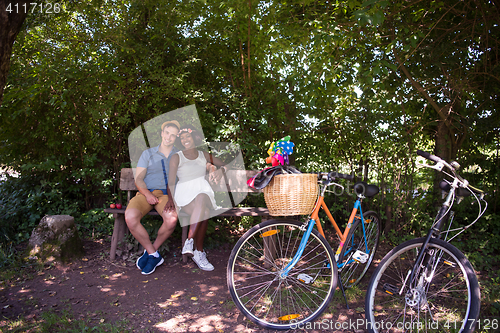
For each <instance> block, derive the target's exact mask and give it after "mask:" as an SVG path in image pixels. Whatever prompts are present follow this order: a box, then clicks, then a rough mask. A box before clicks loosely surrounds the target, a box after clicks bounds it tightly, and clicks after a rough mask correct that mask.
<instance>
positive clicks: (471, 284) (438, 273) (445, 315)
mask: <svg viewBox="0 0 500 333" xmlns="http://www.w3.org/2000/svg"><path fill="white" fill-rule="evenodd" d="M423 242H424V238H419V239H414V240H410V241H408V242H405V243H403V244H401V245H399V246H397V247H396V248H394V249H393V250H392V251H390V252H389V253H388V254H387V255H386V256H385V257H384V259H382V262H381V263H380V264H379V266H378V267H377V269H376V271H375V273H374V274H373V275H372V278H371V280H370V284H369V286H368V290H367V293H366V300H365V312H366V318H367V323H366V324H367V328H368V329H369V331H370V332H391V333H392V332H394V333H396V332H419V331H424V332H463V333H466V332H472V331H474V326H475V323H476V320H477V318H478V316H479V308H480V291H479V284H478V281H477V277H476V274H475V273H474V270H473V268H472V266H471V264H470V262H469V261H468V260H467V259H466V258H465V256H464V255H463V254H462V253H461V252H460V251H459V250H458V249H457V248H456V247H454V246H453V245H451V244H449V243H447V242H445V241H443V240H440V239H432V240H431V241H430V243H429V245H428V253H429V264H428V265H418V266H419V267H417V268H415V267H414V265H415V261H416V258H417V256H418V252H419V251H420V249H421V246H422V244H423ZM424 266H427V267H430V269H425V268H421V267H424ZM411 270H415V278H414V281H415V282H414V283H411V282H410V281H409V277H410V274H411Z"/></svg>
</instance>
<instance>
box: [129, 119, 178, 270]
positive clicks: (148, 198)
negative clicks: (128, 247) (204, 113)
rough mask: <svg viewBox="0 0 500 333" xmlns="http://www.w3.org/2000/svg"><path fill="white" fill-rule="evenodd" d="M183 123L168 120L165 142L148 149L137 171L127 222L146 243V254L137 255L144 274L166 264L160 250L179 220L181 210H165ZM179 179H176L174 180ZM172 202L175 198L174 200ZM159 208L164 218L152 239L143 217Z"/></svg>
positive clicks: (132, 231)
mask: <svg viewBox="0 0 500 333" xmlns="http://www.w3.org/2000/svg"><path fill="white" fill-rule="evenodd" d="M179 128H180V125H179V123H178V122H177V121H175V120H173V121H167V122H165V123H163V124H162V125H161V143H160V145H159V146H157V147H152V148H149V149H147V150H145V151H144V152H143V153H142V154H141V157H140V158H139V162H138V163H137V169H136V174H135V184H136V186H137V189H138V191H139V192H137V195H136V196H135V197H133V198H132V199H131V200H130V202H129V204H128V206H127V209H126V210H125V222H126V223H127V226H128V228H129V230H130V233H131V234H132V235H133V236H134V237H135V239H137V241H138V242H139V243H140V244H141V245H142V246H143V247H144V254H143V255H142V256H141V257H140V258H139V259H137V268H139V269H140V270H141V272H142V274H144V275H148V274H151V273H153V272H154V271H155V269H156V267H158V266H159V265H161V264H163V258H162V257H161V255H160V254H159V253H158V251H157V250H158V249H159V248H160V246H161V245H162V244H163V242H165V240H167V238H168V237H169V236H170V235H171V234H172V232H174V230H175V226H176V224H177V212H176V211H175V209H173V210H168V211H167V210H165V209H164V208H165V206H166V205H167V203H168V202H169V201H171V200H170V198H171V196H170V193H169V189H168V172H169V164H170V158H171V157H172V156H173V155H174V154H175V153H176V152H178V149H176V148H175V147H174V143H175V140H176V139H177V134H178V133H179ZM172 181H173V182H174V183H175V179H174V180H172ZM170 204H172V202H170ZM153 207H154V208H155V209H156V211H157V212H158V214H160V216H161V217H162V219H163V223H162V225H161V226H160V229H159V230H158V236H157V237H156V240H155V241H154V243H151V240H150V238H149V234H148V232H147V231H146V229H145V228H144V226H143V225H142V224H141V219H142V218H143V217H144V216H145V215H146V214H147V213H149V211H150V210H151V209H152V208H153Z"/></svg>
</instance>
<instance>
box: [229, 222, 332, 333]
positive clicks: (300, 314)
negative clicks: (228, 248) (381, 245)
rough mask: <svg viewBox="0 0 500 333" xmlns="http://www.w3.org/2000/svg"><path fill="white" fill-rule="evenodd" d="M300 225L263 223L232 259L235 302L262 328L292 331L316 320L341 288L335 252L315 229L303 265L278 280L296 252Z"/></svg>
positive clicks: (247, 235) (235, 250) (245, 238)
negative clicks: (339, 287)
mask: <svg viewBox="0 0 500 333" xmlns="http://www.w3.org/2000/svg"><path fill="white" fill-rule="evenodd" d="M302 225H303V223H299V222H297V221H291V220H269V221H265V222H262V223H260V224H258V225H256V226H254V227H253V228H251V229H250V230H248V231H247V232H246V233H245V234H244V235H243V236H242V237H241V238H240V239H239V240H238V242H237V243H236V245H235V246H234V248H233V250H232V252H231V255H230V257H229V261H228V266H227V285H228V288H229V292H230V294H231V297H232V299H233V301H234V303H235V304H236V306H237V307H238V309H239V310H240V311H241V312H242V313H243V314H244V315H245V316H246V317H247V318H248V319H250V320H251V321H252V322H254V323H256V324H258V325H259V326H261V327H263V328H266V329H276V330H285V329H294V328H298V327H301V325H302V324H304V323H307V322H309V321H312V320H314V319H316V318H317V317H318V316H319V315H320V314H321V313H322V312H323V311H324V310H325V309H326V308H327V307H328V305H329V303H330V301H331V299H332V297H333V294H334V292H335V289H336V287H337V273H338V272H337V265H336V263H335V257H334V254H333V251H332V249H331V247H330V245H329V244H328V242H327V241H326V240H325V239H324V238H323V236H321V235H320V234H319V233H318V231H317V230H316V229H313V230H312V233H311V236H310V238H309V240H308V242H307V245H306V248H305V250H304V252H303V254H302V256H301V258H300V260H299V262H297V264H296V265H295V266H294V267H293V268H292V270H290V272H289V274H288V276H287V277H285V278H282V277H280V273H281V271H282V269H283V268H284V267H285V266H286V265H287V264H288V263H289V262H290V261H291V260H292V258H293V256H294V255H295V253H296V252H297V247H298V245H299V244H300V240H301V239H302V236H303V234H304V231H302V230H301V226H302ZM265 243H266V244H267V246H265Z"/></svg>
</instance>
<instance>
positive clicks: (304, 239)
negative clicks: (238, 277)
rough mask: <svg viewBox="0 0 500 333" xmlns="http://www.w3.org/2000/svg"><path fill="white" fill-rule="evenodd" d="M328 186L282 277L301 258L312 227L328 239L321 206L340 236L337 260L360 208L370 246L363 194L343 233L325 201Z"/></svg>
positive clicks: (317, 203)
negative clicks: (322, 220) (363, 209)
mask: <svg viewBox="0 0 500 333" xmlns="http://www.w3.org/2000/svg"><path fill="white" fill-rule="evenodd" d="M336 185H338V184H336ZM338 186H341V185H338ZM326 188H327V185H323V188H322V190H321V194H320V195H319V196H318V200H317V201H316V204H315V206H314V209H313V212H312V214H311V215H310V216H309V219H308V221H307V229H306V232H305V233H304V236H303V237H302V240H301V242H300V245H299V249H298V250H297V253H295V255H294V257H293V259H292V261H291V262H290V263H289V264H288V265H287V266H286V267H285V269H284V270H283V272H282V273H281V277H283V278H284V277H286V276H287V275H288V273H289V272H290V270H291V269H292V268H293V267H294V266H295V265H296V264H297V262H298V261H299V260H300V257H301V256H302V253H303V252H304V248H305V246H306V244H307V241H308V240H309V237H310V236H311V232H312V229H313V227H314V225H316V228H317V229H318V232H319V233H320V234H321V235H322V236H323V237H324V238H325V239H326V237H325V233H324V231H323V227H322V226H321V220H320V219H319V210H320V209H321V208H323V210H324V211H325V213H326V215H327V217H328V219H329V220H330V223H331V224H332V225H333V227H334V228H335V232H336V234H337V236H338V237H339V238H340V245H339V247H338V248H337V251H336V253H335V260H336V261H337V260H338V256H339V255H340V252H341V251H342V247H343V246H344V243H345V241H346V239H347V234H348V233H349V230H351V226H352V224H353V222H354V219H355V218H356V216H357V213H358V210H359V215H360V218H361V221H362V223H361V225H362V227H363V237H364V241H365V246H366V247H367V248H368V246H367V244H366V234H365V220H364V218H363V212H362V210H361V203H362V199H363V196H361V195H358V199H357V200H356V202H355V203H354V207H353V209H352V212H351V216H350V217H349V220H348V221H347V226H346V229H345V230H344V233H342V232H341V231H340V228H339V226H338V225H337V223H336V222H335V219H334V218H333V216H332V213H331V212H330V210H329V209H328V206H327V205H326V203H325V200H324V199H325V191H326ZM304 227H305V225H304ZM344 265H345V263H344V264H340V265H339V264H337V267H338V268H341V267H343V266H344Z"/></svg>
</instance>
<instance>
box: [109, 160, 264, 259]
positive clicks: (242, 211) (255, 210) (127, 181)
mask: <svg viewBox="0 0 500 333" xmlns="http://www.w3.org/2000/svg"><path fill="white" fill-rule="evenodd" d="M242 171H243V170H242ZM256 172H257V171H246V172H245V178H246V179H248V178H250V177H252V176H254V175H255V174H256ZM119 187H120V190H122V191H127V202H129V201H130V199H131V198H132V195H133V192H134V191H137V187H136V186H135V181H134V174H133V171H132V169H130V168H123V169H122V170H121V172H120V183H119ZM212 187H213V188H214V192H218V191H219V192H220V191H222V190H224V189H222V188H220V187H217V186H212ZM231 191H233V192H234V191H240V192H244V191H248V192H254V193H259V192H261V191H258V190H254V189H252V188H249V187H247V186H246V184H245V186H234V187H233V186H232V187H231ZM126 208H127V207H126V206H124V207H122V208H120V209H117V208H106V209H104V212H106V213H110V214H113V217H114V218H115V223H114V228H113V236H112V237H111V249H110V252H109V254H110V259H111V260H112V261H113V260H115V257H116V250H117V247H118V244H119V243H120V242H121V241H122V240H123V238H124V237H125V234H126V233H127V232H128V228H127V224H126V223H125V209H126ZM148 215H156V216H159V214H158V212H157V211H156V210H155V209H152V210H151V211H150V212H149V213H148ZM215 215H217V216H222V217H230V216H231V217H232V216H261V217H263V219H265V218H267V217H268V216H269V210H268V209H267V207H233V208H230V209H221V210H218V211H212V212H211V216H215ZM179 222H180V223H181V226H183V227H182V246H184V242H185V241H186V239H187V235H188V231H189V215H187V214H186V213H183V212H182V210H181V212H180V214H179ZM182 259H183V261H184V262H186V261H187V256H186V255H183V256H182Z"/></svg>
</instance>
